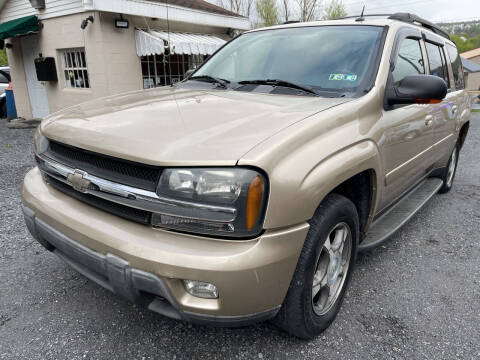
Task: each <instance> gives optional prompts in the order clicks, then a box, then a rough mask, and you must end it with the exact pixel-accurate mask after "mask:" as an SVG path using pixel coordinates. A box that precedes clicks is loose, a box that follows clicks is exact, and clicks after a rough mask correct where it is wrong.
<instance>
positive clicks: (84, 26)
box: [80, 16, 95, 30]
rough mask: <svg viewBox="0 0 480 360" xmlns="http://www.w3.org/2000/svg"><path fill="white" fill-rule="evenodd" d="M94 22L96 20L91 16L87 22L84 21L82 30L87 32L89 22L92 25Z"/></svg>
mask: <svg viewBox="0 0 480 360" xmlns="http://www.w3.org/2000/svg"><path fill="white" fill-rule="evenodd" d="M94 20H95V19H94V18H93V16H89V17H87V18H86V19H85V20H83V21H82V25H80V27H81V28H82V30H85V29H86V27H87V26H88V22H89V21H90V22H91V23H93V21H94Z"/></svg>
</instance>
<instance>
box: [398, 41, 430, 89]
mask: <svg viewBox="0 0 480 360" xmlns="http://www.w3.org/2000/svg"><path fill="white" fill-rule="evenodd" d="M420 74H425V66H424V62H423V57H422V49H421V48H420V42H419V41H418V40H416V39H408V38H406V39H403V40H402V43H401V44H400V47H399V49H398V54H397V58H396V60H395V69H393V72H392V76H393V83H394V85H398V84H399V83H400V81H402V80H403V79H404V78H405V77H406V76H410V75H420Z"/></svg>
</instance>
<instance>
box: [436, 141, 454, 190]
mask: <svg viewBox="0 0 480 360" xmlns="http://www.w3.org/2000/svg"><path fill="white" fill-rule="evenodd" d="M458 153H459V146H458V142H457V144H456V145H455V148H454V149H453V151H452V154H451V155H450V159H449V160H448V164H447V167H446V168H445V170H444V172H443V175H442V180H443V185H442V187H441V188H440V190H439V191H438V192H439V193H440V194H445V193H447V192H449V191H450V190H451V189H452V186H453V180H454V179H455V174H456V173H457V165H458Z"/></svg>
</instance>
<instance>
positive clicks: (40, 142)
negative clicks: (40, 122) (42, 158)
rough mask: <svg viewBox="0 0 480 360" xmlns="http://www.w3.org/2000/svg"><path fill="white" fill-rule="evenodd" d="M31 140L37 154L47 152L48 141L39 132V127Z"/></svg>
mask: <svg viewBox="0 0 480 360" xmlns="http://www.w3.org/2000/svg"><path fill="white" fill-rule="evenodd" d="M33 140H34V143H35V152H36V153H37V154H41V153H43V152H45V151H47V148H48V139H47V138H46V137H45V136H43V135H42V133H41V131H40V126H38V128H37V131H35V135H34V136H33Z"/></svg>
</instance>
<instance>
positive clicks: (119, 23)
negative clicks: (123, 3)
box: [115, 15, 130, 29]
mask: <svg viewBox="0 0 480 360" xmlns="http://www.w3.org/2000/svg"><path fill="white" fill-rule="evenodd" d="M129 26H130V23H129V22H128V20H126V19H124V18H123V16H122V15H120V19H115V27H116V28H117V29H128V27H129Z"/></svg>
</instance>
